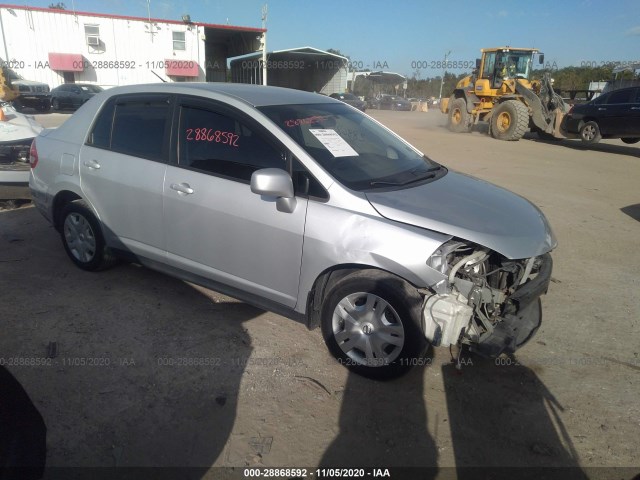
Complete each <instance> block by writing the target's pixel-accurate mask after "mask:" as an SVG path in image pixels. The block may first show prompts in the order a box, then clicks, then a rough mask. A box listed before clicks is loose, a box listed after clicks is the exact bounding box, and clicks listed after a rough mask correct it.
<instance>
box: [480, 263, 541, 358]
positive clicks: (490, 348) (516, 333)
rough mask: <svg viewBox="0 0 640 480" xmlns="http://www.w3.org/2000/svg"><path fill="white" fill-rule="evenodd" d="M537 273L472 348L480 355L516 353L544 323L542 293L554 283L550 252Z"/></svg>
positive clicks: (521, 288)
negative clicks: (487, 332)
mask: <svg viewBox="0 0 640 480" xmlns="http://www.w3.org/2000/svg"><path fill="white" fill-rule="evenodd" d="M541 260H542V263H541V265H540V269H539V271H538V275H536V277H535V278H534V279H532V280H529V281H528V282H527V283H525V284H524V285H522V286H521V287H520V288H518V289H517V290H516V291H515V292H514V293H513V294H512V295H511V297H509V300H510V301H511V305H510V307H511V308H510V309H508V311H507V312H505V314H504V315H503V320H502V321H501V322H499V323H498V324H497V325H496V326H495V328H494V329H493V331H492V332H491V333H490V334H489V335H486V336H483V337H482V338H481V339H480V340H479V341H478V343H476V344H473V345H471V347H470V349H471V350H472V351H474V352H477V353H479V354H480V355H483V356H487V357H497V356H498V355H500V354H501V353H513V352H515V351H516V350H517V349H518V348H520V347H521V346H522V345H524V344H525V343H527V342H528V341H529V340H531V338H533V336H534V335H535V333H536V331H537V330H538V328H540V324H541V323H542V304H541V302H540V296H542V295H544V294H545V293H547V290H548V288H549V283H550V282H551V271H552V270H553V260H552V258H551V255H550V254H549V253H546V254H544V255H542V257H541Z"/></svg>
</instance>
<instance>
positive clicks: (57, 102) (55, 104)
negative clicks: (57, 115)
mask: <svg viewBox="0 0 640 480" xmlns="http://www.w3.org/2000/svg"><path fill="white" fill-rule="evenodd" d="M51 108H53V109H54V110H60V100H58V99H57V98H54V99H52V100H51Z"/></svg>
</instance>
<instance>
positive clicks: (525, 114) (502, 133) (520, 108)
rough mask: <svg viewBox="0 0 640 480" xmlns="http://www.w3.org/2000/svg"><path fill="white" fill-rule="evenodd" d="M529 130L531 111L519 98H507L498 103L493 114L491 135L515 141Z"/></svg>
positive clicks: (499, 138)
mask: <svg viewBox="0 0 640 480" xmlns="http://www.w3.org/2000/svg"><path fill="white" fill-rule="evenodd" d="M527 130H529V111H528V110H527V107H526V106H525V105H524V103H522V102H521V101H519V100H507V101H505V102H502V103H501V104H500V105H498V106H497V107H496V108H495V109H494V111H493V115H491V136H492V137H493V138H496V139H498V140H506V141H508V142H514V141H517V140H520V139H521V138H522V137H523V136H524V134H525V133H526V132H527Z"/></svg>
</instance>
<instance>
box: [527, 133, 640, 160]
mask: <svg viewBox="0 0 640 480" xmlns="http://www.w3.org/2000/svg"><path fill="white" fill-rule="evenodd" d="M524 138H525V139H527V140H531V141H534V142H536V143H546V144H549V145H557V146H559V147H564V148H570V149H572V150H582V151H587V150H591V151H594V152H601V153H613V154H615V155H627V156H631V157H639V158H640V148H638V147H637V146H627V145H612V144H610V143H596V144H595V145H585V144H584V143H582V141H581V140H575V139H561V140H543V139H541V138H539V137H538V136H537V134H535V133H527V134H525V136H524Z"/></svg>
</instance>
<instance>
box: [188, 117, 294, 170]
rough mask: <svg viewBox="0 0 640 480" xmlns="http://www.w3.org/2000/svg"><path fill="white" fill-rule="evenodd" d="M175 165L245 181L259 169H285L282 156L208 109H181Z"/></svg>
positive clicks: (235, 123)
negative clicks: (177, 158)
mask: <svg viewBox="0 0 640 480" xmlns="http://www.w3.org/2000/svg"><path fill="white" fill-rule="evenodd" d="M179 148H180V156H179V164H180V166H183V167H188V168H193V169H196V170H201V171H204V172H208V173H212V174H217V175H221V176H224V177H228V178H231V179H233V180H240V181H244V182H249V181H250V180H251V174H252V173H253V172H255V171H256V170H259V169H261V168H281V169H283V170H287V161H286V157H285V155H284V154H283V153H282V152H281V151H279V150H278V149H276V148H275V147H273V146H272V145H271V144H270V143H268V142H266V141H265V140H264V139H263V138H261V137H260V136H259V135H257V134H256V133H255V132H253V131H252V130H251V129H249V128H248V127H247V126H246V125H244V124H242V123H241V122H239V121H238V120H236V119H234V118H232V117H230V116H228V115H226V114H222V113H218V112H214V111H212V110H208V109H201V108H196V107H189V106H183V107H182V109H181V112H180V130H179Z"/></svg>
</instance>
